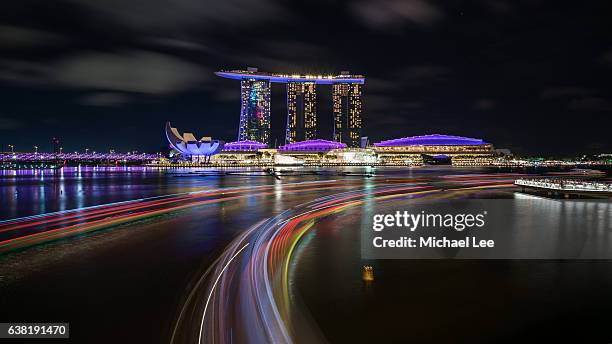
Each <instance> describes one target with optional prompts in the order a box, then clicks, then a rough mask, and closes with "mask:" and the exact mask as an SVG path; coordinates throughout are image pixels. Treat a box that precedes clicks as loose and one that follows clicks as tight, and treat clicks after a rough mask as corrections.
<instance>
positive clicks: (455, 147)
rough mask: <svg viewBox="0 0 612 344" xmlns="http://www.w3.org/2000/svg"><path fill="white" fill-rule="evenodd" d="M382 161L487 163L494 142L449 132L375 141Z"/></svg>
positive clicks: (396, 162) (492, 157)
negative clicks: (453, 134) (448, 133)
mask: <svg viewBox="0 0 612 344" xmlns="http://www.w3.org/2000/svg"><path fill="white" fill-rule="evenodd" d="M373 148H374V151H375V152H376V154H378V158H379V162H380V163H381V164H384V165H407V166H412V165H421V164H423V163H433V162H435V161H436V160H438V161H441V162H443V161H449V162H450V163H451V164H453V165H456V166H483V165H490V164H491V163H492V161H493V159H494V157H495V152H494V149H493V145H491V144H490V143H488V142H485V141H484V140H481V139H474V138H469V137H462V136H451V135H440V134H434V135H422V136H411V137H404V138H400V139H394V140H386V141H381V142H378V143H375V144H374V147H373Z"/></svg>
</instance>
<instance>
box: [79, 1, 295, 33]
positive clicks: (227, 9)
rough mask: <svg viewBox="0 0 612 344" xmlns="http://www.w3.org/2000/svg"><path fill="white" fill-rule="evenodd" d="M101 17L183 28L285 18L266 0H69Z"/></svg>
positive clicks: (143, 27) (149, 27)
mask: <svg viewBox="0 0 612 344" xmlns="http://www.w3.org/2000/svg"><path fill="white" fill-rule="evenodd" d="M71 1H72V2H74V3H75V4H78V5H80V6H83V7H85V8H87V9H89V10H91V11H92V12H94V13H96V14H97V15H98V16H100V17H110V18H113V19H114V20H117V21H119V22H121V23H122V24H123V25H125V26H127V27H130V28H132V29H135V30H139V31H148V32H151V31H155V32H159V33H164V32H165V33H167V32H184V31H185V30H186V29H188V28H190V27H193V26H198V27H199V26H207V27H214V26H215V25H219V24H221V23H222V24H224V25H226V26H227V25H231V26H234V25H235V26H241V25H253V24H256V23H258V22H261V21H263V20H270V19H274V18H284V17H285V16H283V15H282V14H283V13H284V11H283V9H282V7H281V6H279V5H278V4H277V3H275V2H274V1H269V0H258V1H251V0H223V1H217V0H172V1H166V0H130V1H124V0H105V1H98V0H71Z"/></svg>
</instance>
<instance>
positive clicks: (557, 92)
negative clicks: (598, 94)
mask: <svg viewBox="0 0 612 344" xmlns="http://www.w3.org/2000/svg"><path fill="white" fill-rule="evenodd" d="M593 92H594V91H593V90H592V89H589V88H585V87H550V88H547V89H544V90H543V91H542V92H541V93H540V96H541V97H542V98H544V99H552V98H566V97H576V96H586V95H589V94H592V93H593Z"/></svg>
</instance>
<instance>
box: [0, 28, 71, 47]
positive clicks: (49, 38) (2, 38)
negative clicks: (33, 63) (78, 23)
mask: <svg viewBox="0 0 612 344" xmlns="http://www.w3.org/2000/svg"><path fill="white" fill-rule="evenodd" d="M65 42H66V39H65V38H64V37H63V36H61V35H58V34H54V33H51V32H46V31H41V30H36V29H32V28H27V27H21V26H13V25H0V49H25V48H35V47H46V46H53V45H58V44H62V43H65Z"/></svg>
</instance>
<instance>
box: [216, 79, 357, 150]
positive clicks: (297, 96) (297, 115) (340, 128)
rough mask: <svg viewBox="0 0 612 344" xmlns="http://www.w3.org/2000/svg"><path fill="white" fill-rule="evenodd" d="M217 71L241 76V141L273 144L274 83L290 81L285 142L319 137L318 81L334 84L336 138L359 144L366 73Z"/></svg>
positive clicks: (239, 135)
mask: <svg viewBox="0 0 612 344" xmlns="http://www.w3.org/2000/svg"><path fill="white" fill-rule="evenodd" d="M215 74H216V75H218V76H220V77H223V78H228V79H235V80H240V92H241V110H240V127H239V130H238V141H257V142H261V143H264V144H266V145H269V144H270V101H271V99H270V96H271V89H270V85H271V83H273V82H274V83H284V84H287V129H286V133H285V144H290V143H295V142H299V141H306V140H313V139H317V90H316V89H317V85H331V86H332V102H333V107H332V109H333V116H334V119H333V120H334V128H333V129H334V131H333V140H334V141H336V142H343V143H345V144H346V145H347V146H349V147H359V145H360V138H361V89H362V86H363V84H364V82H365V78H364V77H363V76H362V75H350V73H348V72H342V73H340V75H297V74H293V75H288V74H277V73H265V72H260V71H258V70H257V68H248V69H247V70H231V71H222V72H217V73H215Z"/></svg>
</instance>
